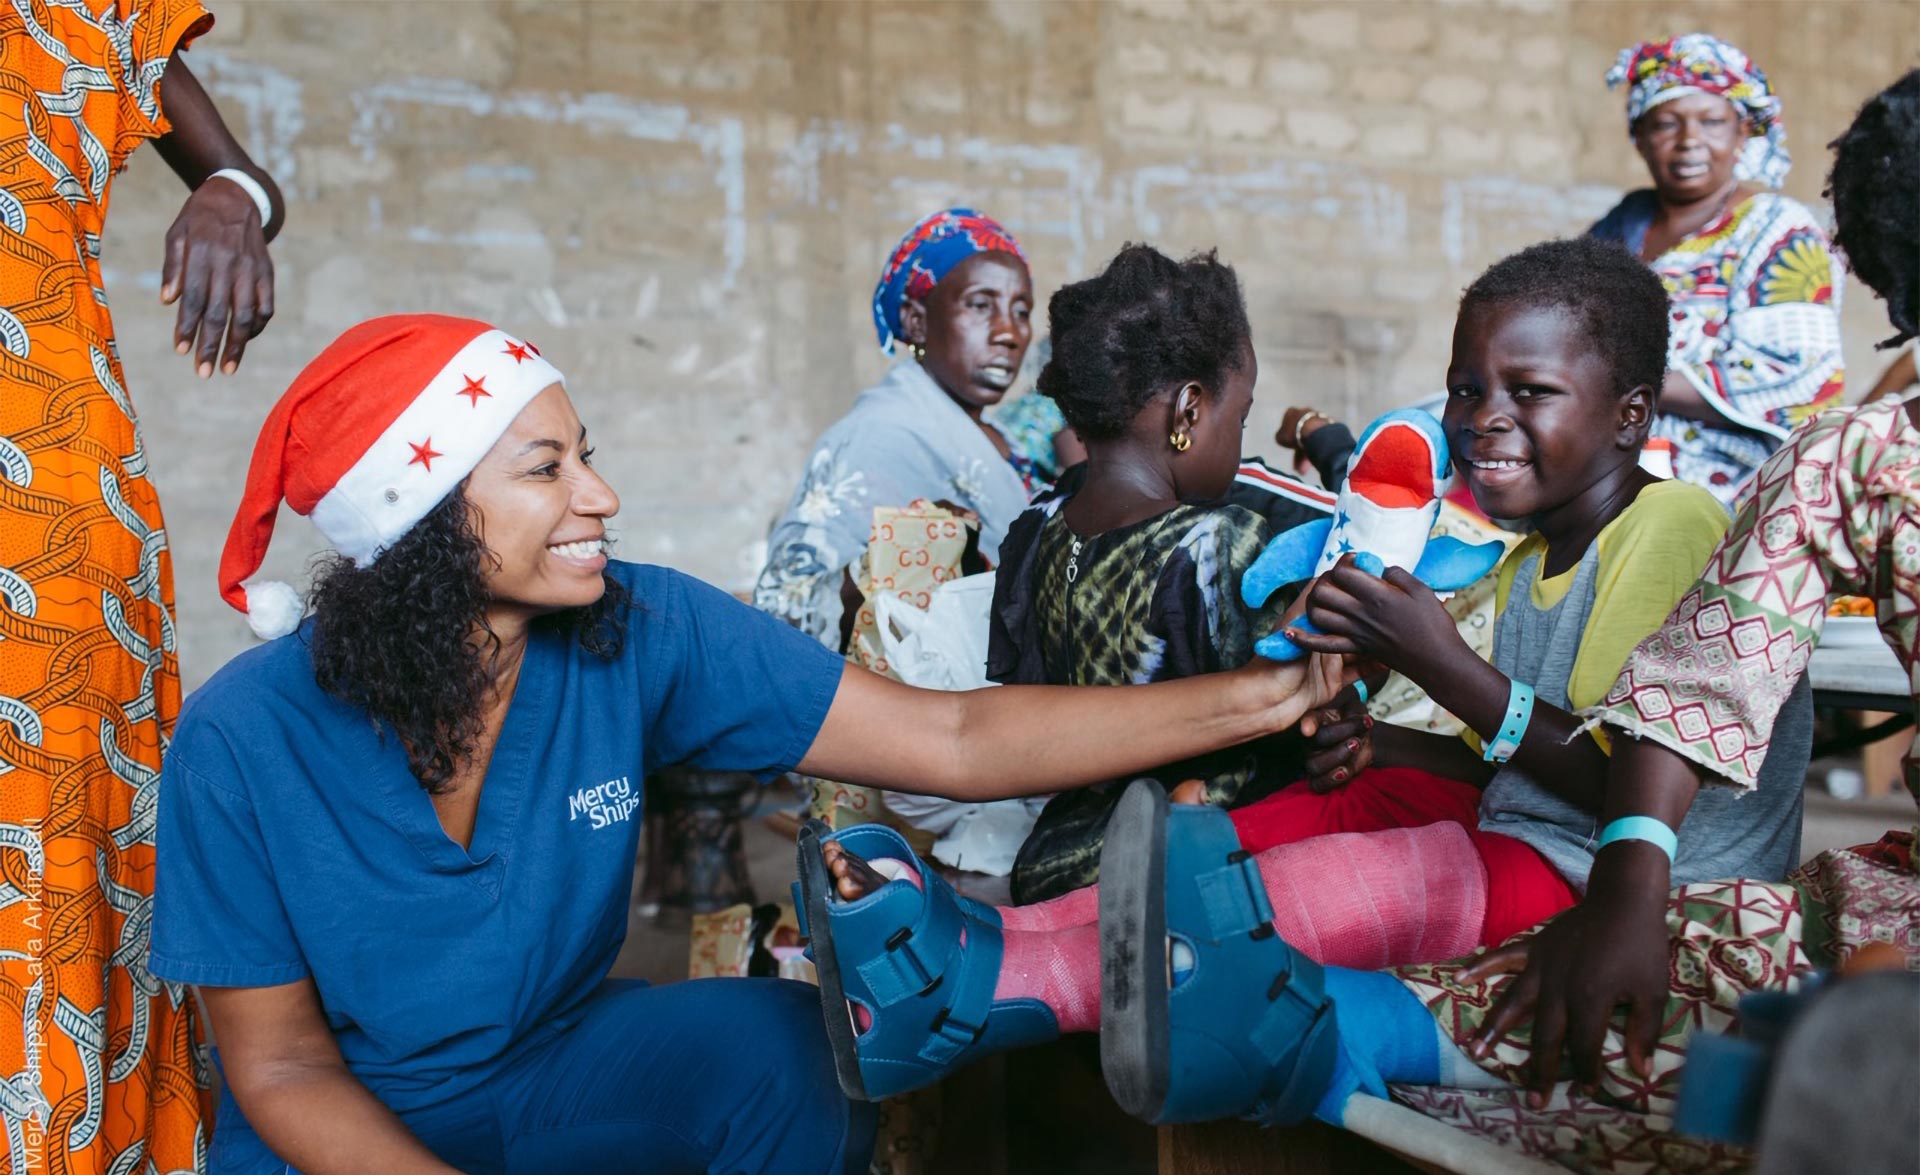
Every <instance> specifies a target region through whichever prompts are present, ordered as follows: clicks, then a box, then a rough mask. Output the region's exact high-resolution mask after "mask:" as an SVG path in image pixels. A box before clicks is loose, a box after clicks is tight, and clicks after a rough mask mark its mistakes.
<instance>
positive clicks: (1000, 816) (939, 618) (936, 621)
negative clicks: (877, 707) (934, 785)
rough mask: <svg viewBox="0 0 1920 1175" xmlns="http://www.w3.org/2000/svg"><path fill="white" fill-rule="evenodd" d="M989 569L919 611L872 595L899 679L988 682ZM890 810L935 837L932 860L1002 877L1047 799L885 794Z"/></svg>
mask: <svg viewBox="0 0 1920 1175" xmlns="http://www.w3.org/2000/svg"><path fill="white" fill-rule="evenodd" d="M992 610H993V574H992V573H991V572H988V573H985V574H982V575H969V576H967V577H965V578H964V579H956V580H950V581H948V582H946V583H943V584H941V585H940V586H939V587H938V588H935V589H934V591H933V595H932V597H931V598H930V599H929V600H928V602H927V607H926V609H925V610H922V609H920V608H916V607H914V606H913V605H912V604H909V603H908V602H906V601H905V600H902V599H899V598H898V597H895V596H888V595H881V596H879V597H877V598H876V599H875V600H874V618H875V620H876V621H877V622H878V627H879V630H880V648H881V653H882V655H883V656H885V657H886V659H887V664H888V665H889V666H891V667H892V669H893V671H894V673H895V674H897V675H898V676H899V678H900V680H901V681H904V682H906V683H907V684H908V685H913V686H919V687H921V688H922V689H937V690H969V689H980V688H981V687H983V686H989V685H992V684H993V682H991V681H988V680H987V626H988V617H989V615H990V614H991V612H992ZM885 797H886V804H887V808H888V809H889V810H891V811H892V812H893V813H894V814H895V815H897V816H899V817H900V818H901V819H903V820H905V821H906V822H907V823H909V824H911V825H913V826H914V827H915V828H919V829H924V830H925V831H927V832H931V833H933V834H935V835H936V836H937V837H939V839H938V840H936V841H935V842H934V845H933V858H934V860H936V861H939V862H940V863H941V864H944V865H950V866H952V867H953V868H955V869H967V870H971V871H973V872H975V873H988V874H992V875H994V876H1005V875H1006V874H1007V873H1008V872H1010V871H1011V870H1012V869H1013V858H1014V855H1015V854H1016V853H1018V852H1019V851H1020V845H1021V844H1022V842H1024V841H1025V840H1026V839H1027V834H1028V833H1029V832H1031V831H1032V830H1033V822H1034V820H1035V819H1036V818H1038V817H1039V815H1040V809H1041V808H1043V807H1045V806H1046V801H1047V799H1048V798H1049V797H1046V796H1029V797H1027V798H1025V799H1018V800H996V801H993V802H991V803H984V804H976V803H966V802H963V801H960V800H947V799H941V798H939V797H937V796H917V795H911V794H908V793H905V792H893V791H890V792H886V793H885Z"/></svg>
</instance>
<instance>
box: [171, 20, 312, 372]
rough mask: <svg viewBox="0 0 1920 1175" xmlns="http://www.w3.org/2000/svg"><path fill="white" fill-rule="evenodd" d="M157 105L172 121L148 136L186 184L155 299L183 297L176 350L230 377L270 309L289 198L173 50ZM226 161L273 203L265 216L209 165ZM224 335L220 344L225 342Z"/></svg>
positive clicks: (223, 165)
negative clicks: (271, 250)
mask: <svg viewBox="0 0 1920 1175" xmlns="http://www.w3.org/2000/svg"><path fill="white" fill-rule="evenodd" d="M160 104H161V107H162V109H163V111H164V112H165V114H166V116H167V121H168V122H169V123H170V124H171V125H172V129H171V130H169V131H168V132H167V133H166V134H164V135H162V136H160V138H158V139H156V140H155V141H154V147H155V149H156V150H158V151H159V152H160V157H161V158H163V159H165V160H166V161H167V166H169V167H171V168H173V171H174V174H175V175H178V176H179V177H180V179H181V180H182V182H184V183H185V184H186V185H187V187H189V188H191V189H193V192H192V194H191V195H189V196H188V197H187V200H186V203H184V204H183V205H181V207H180V214H179V216H177V217H175V218H174V222H173V227H172V228H169V229H168V230H167V239H166V259H165V262H164V264H163V265H162V268H161V276H160V301H161V302H162V303H165V304H168V305H171V304H173V303H174V302H178V303H179V304H180V312H179V316H178V317H177V319H176V320H175V322H174V328H173V342H174V349H175V350H176V351H178V352H180V353H181V354H182V355H185V354H188V353H189V352H194V353H195V354H194V367H195V369H196V370H197V371H198V372H199V373H200V375H201V377H202V378H205V377H208V376H211V375H212V374H213V372H214V368H215V367H216V366H218V367H219V369H220V370H222V371H224V372H226V373H227V374H229V375H231V374H232V373H233V372H234V371H236V370H237V369H238V368H239V366H240V360H241V357H242V356H243V355H244V354H245V352H246V348H247V343H248V342H250V341H251V340H252V339H253V338H254V337H255V336H256V335H258V334H259V333H260V332H261V331H263V330H265V329H266V326H267V322H268V320H269V319H271V318H272V317H273V262H272V260H271V259H269V257H268V256H267V242H268V241H270V240H272V239H273V237H274V235H275V234H277V233H278V232H279V231H280V228H281V226H282V225H283V224H284V223H285V222H286V201H285V200H284V199H283V198H282V196H281V194H280V188H279V186H278V185H276V184H275V183H274V182H273V177H272V176H270V175H268V174H267V173H266V171H265V170H264V169H262V168H261V167H259V166H258V165H257V164H255V163H254V162H253V160H252V159H251V158H249V157H248V155H247V153H246V151H245V150H244V149H243V148H242V147H241V146H240V144H239V143H238V142H237V141H235V139H234V137H233V134H232V132H231V131H229V130H228V129H227V124H226V123H225V122H224V121H222V119H221V118H220V111H219V110H217V109H216V108H215V107H214V105H213V100H212V99H211V98H208V97H207V92H206V91H205V90H203V89H202V88H201V87H200V81H199V79H198V78H195V77H194V76H193V74H192V72H191V71H189V70H188V69H187V66H186V63H185V62H183V61H182V60H181V59H180V56H179V55H178V54H175V55H174V57H173V58H172V59H171V60H169V61H168V62H167V72H166V73H165V74H164V75H163V76H162V77H161V79H160ZM229 168H233V169H236V170H239V171H242V172H245V173H246V174H247V175H249V176H252V177H253V179H254V180H255V181H256V182H257V183H259V184H260V186H261V187H263V188H265V189H266V192H267V196H268V199H269V200H270V201H271V203H272V205H273V214H272V216H271V217H270V218H269V219H268V221H267V223H265V224H262V223H261V222H260V210H259V209H258V208H257V207H256V206H255V204H254V202H253V197H251V196H249V195H248V194H247V192H246V190H245V189H244V188H242V187H241V186H240V185H238V184H236V183H233V182H231V181H229V180H226V179H218V180H210V178H209V177H211V176H212V175H213V174H214V173H215V172H218V171H225V170H227V169H229ZM223 343H224V346H223Z"/></svg>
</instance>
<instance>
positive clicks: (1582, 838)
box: [1480, 543, 1813, 892]
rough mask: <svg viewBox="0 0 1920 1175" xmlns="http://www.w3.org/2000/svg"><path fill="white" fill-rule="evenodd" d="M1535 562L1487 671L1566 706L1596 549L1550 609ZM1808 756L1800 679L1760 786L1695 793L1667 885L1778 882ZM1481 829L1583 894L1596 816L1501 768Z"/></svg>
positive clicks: (1520, 577)
mask: <svg viewBox="0 0 1920 1175" xmlns="http://www.w3.org/2000/svg"><path fill="white" fill-rule="evenodd" d="M1540 558H1541V556H1540V555H1538V554H1532V555H1528V556H1527V557H1526V560H1525V561H1524V562H1522V563H1521V565H1520V567H1519V568H1518V570H1517V571H1516V572H1515V574H1514V577H1513V586H1512V587H1511V588H1510V589H1509V590H1508V593H1507V605H1506V608H1505V609H1504V610H1503V611H1502V612H1501V613H1500V618H1499V620H1498V621H1496V622H1495V624H1494V630H1493V666H1494V668H1496V669H1498V670H1499V671H1500V672H1502V673H1504V674H1506V675H1507V676H1508V677H1511V678H1513V679H1514V680H1516V681H1524V682H1526V683H1527V684H1529V685H1531V686H1533V689H1534V695H1535V697H1536V698H1537V699H1538V700H1539V701H1541V702H1547V703H1550V704H1552V705H1555V706H1558V707H1560V708H1561V709H1563V710H1564V709H1567V708H1568V707H1567V682H1568V679H1569V678H1570V677H1572V675H1573V663H1574V658H1575V657H1576V656H1577V655H1578V654H1579V652H1580V638H1581V635H1582V634H1583V633H1584V632H1585V631H1586V627H1587V617H1588V615H1589V613H1591V612H1592V610H1593V597H1594V577H1595V573H1596V571H1597V570H1598V568H1599V566H1600V544H1598V543H1594V544H1593V545H1592V546H1590V547H1588V548H1587V553H1586V555H1585V556H1584V557H1582V558H1581V560H1580V566H1579V569H1578V570H1577V571H1576V572H1575V574H1574V579H1573V586H1572V587H1570V588H1568V589H1567V594H1566V596H1565V597H1564V598H1562V599H1561V601H1560V602H1559V603H1558V604H1555V605H1554V606H1553V607H1551V608H1539V607H1536V606H1535V605H1534V603H1533V581H1534V577H1535V575H1536V574H1538V571H1539V565H1540ZM1579 737H1581V738H1585V737H1588V736H1586V735H1581V736H1579ZM1812 750H1813V689H1812V687H1811V686H1810V685H1809V684H1808V682H1807V679H1806V678H1804V677H1803V678H1801V679H1800V684H1799V685H1798V686H1796V687H1795V689H1794V691H1793V693H1792V694H1790V695H1788V697H1787V701H1786V704H1785V705H1783V706H1781V707H1780V716H1779V718H1778V719H1777V720H1776V721H1775V723H1774V728H1773V743H1772V746H1771V747H1770V748H1769V749H1768V751H1767V759H1766V762H1765V763H1764V764H1763V765H1762V766H1761V768H1760V782H1759V786H1758V787H1756V788H1754V789H1753V790H1752V791H1750V792H1738V791H1735V790H1733V789H1731V788H1718V787H1713V788H1701V789H1700V792H1699V794H1698V795H1697V796H1695V797H1694V801H1693V807H1692V809H1691V810H1689V811H1688V812H1687V818H1686V819H1685V820H1684V821H1682V822H1681V824H1680V829H1679V837H1680V852H1679V855H1678V857H1677V858H1676V859H1675V860H1674V863H1673V884H1675V885H1688V884H1691V883H1693V882H1696V881H1718V880H1723V879H1726V878H1732V877H1751V878H1758V879H1760V880H1763V881H1778V880H1779V879H1781V878H1782V877H1785V876H1786V874H1787V871H1788V870H1789V869H1792V868H1793V867H1794V866H1795V865H1797V864H1799V861H1800V823H1801V808H1802V805H1803V803H1804V799H1805V790H1804V788H1805V782H1806V773H1807V760H1808V757H1809V756H1810V755H1811V754H1812ZM1480 827H1481V829H1482V830H1483V831H1486V832H1498V833H1501V834H1503V835H1506V836H1510V837H1513V838H1514V839H1515V840H1520V841H1524V842H1526V843H1527V844H1529V845H1532V846H1533V847H1534V848H1535V849H1537V850H1539V852H1540V855H1541V856H1543V857H1545V858H1546V859H1547V861H1548V862H1549V863H1551V864H1552V865H1553V867H1554V868H1555V869H1558V870H1559V871H1560V874H1561V876H1563V877H1565V878H1566V879H1567V881H1568V883H1569V884H1571V885H1572V886H1573V887H1574V888H1575V889H1577V890H1580V891H1582V892H1585V890H1586V888H1587V874H1588V873H1590V872H1592V870H1593V854H1594V850H1595V847H1596V845H1597V842H1598V841H1599V839H1600V827H1599V813H1597V812H1590V811H1587V810H1586V809H1584V808H1580V807H1578V806H1576V805H1574V804H1573V803H1571V802H1569V801H1567V800H1564V799H1562V798H1560V797H1559V796H1557V795H1555V794H1554V793H1553V792H1550V791H1548V790H1547V789H1546V788H1544V787H1542V786H1541V785H1540V784H1538V783H1536V782H1534V780H1533V778H1532V777H1531V776H1529V775H1528V774H1527V773H1526V772H1524V771H1522V770H1520V769H1519V768H1518V767H1515V766H1513V765H1511V764H1509V765H1507V766H1504V767H1502V768H1500V770H1499V771H1498V772H1496V773H1495V774H1494V777H1493V780H1492V781H1491V782H1490V783H1488V784H1487V790H1486V792H1485V794H1484V795H1483V796H1482V797H1481V800H1480Z"/></svg>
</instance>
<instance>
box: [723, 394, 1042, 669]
mask: <svg viewBox="0 0 1920 1175" xmlns="http://www.w3.org/2000/svg"><path fill="white" fill-rule="evenodd" d="M919 498H925V499H927V500H928V501H931V502H939V501H947V502H952V503H954V504H955V505H958V506H964V507H966V508H967V509H969V510H972V511H973V512H974V513H976V514H978V515H979V516H980V553H981V554H982V555H984V556H986V558H987V559H989V560H992V561H997V559H998V555H999V550H1000V540H1001V539H1003V538H1005V537H1006V533H1007V527H1009V526H1011V525H1012V524H1013V520H1014V519H1016V518H1018V517H1019V516H1020V512H1021V511H1022V510H1025V509H1026V508H1027V487H1026V484H1025V482H1023V481H1022V480H1021V477H1020V474H1019V473H1018V472H1017V471H1016V470H1015V469H1014V467H1013V466H1012V465H1011V464H1010V463H1009V462H1008V461H1007V459H1006V458H1005V457H1002V456H1001V455H1000V451H999V450H998V449H996V448H995V447H994V445H993V442H992V441H991V440H990V439H988V437H987V434H986V433H985V432H983V431H981V428H980V426H979V425H977V424H975V423H974V422H973V420H972V419H971V418H970V417H968V415H967V414H966V413H965V412H964V411H962V410H961V408H960V406H959V405H958V404H956V403H954V401H953V398H952V397H951V396H949V395H947V394H946V392H944V391H942V390H941V388H940V385H939V384H937V383H935V382H934V381H933V377H932V376H930V375H928V374H927V373H926V372H925V371H924V370H922V368H921V367H920V365H919V364H918V363H914V362H911V361H908V362H904V363H900V364H897V365H896V366H895V367H894V368H893V370H891V371H889V372H888V373H887V377H886V378H885V379H883V380H881V381H880V382H879V383H878V384H876V385H874V386H873V387H871V388H868V389H867V390H866V391H864V392H862V393H860V398H859V399H858V400H856V401H855V402H854V405H853V410H852V411H850V412H848V413H847V414H846V415H845V416H843V417H841V418H840V420H839V421H838V422H837V423H835V424H834V425H833V427H831V428H829V429H828V430H827V431H826V434H825V435H823V436H822V437H821V438H820V440H819V442H818V443H817V444H816V445H814V448H813V454H812V455H811V456H810V457H808V458H807V469H806V473H805V474H804V475H803V476H802V477H801V479H800V486H799V488H798V489H796V490H795V491H794V493H793V500H792V501H791V502H790V503H789V504H788V505H787V510H786V513H785V514H783V515H781V517H780V521H779V522H777V523H775V524H774V528H773V533H772V535H771V536H770V537H769V538H768V541H767V562H766V566H765V567H763V568H762V569H761V571H760V578H759V580H758V582H757V583H755V585H754V589H753V604H754V606H755V607H756V608H759V609H761V610H763V611H766V612H770V613H772V614H773V615H775V616H778V617H779V618H780V619H782V620H785V621H786V622H787V623H789V624H791V625H793V626H794V627H796V628H798V629H800V630H801V631H802V632H805V633H807V634H809V635H811V636H813V637H814V638H815V639H817V640H819V641H820V643H821V644H824V645H827V646H829V647H837V646H838V645H839V642H840V621H841V617H842V613H843V606H842V603H841V599H840V583H841V578H842V575H843V573H844V572H845V571H846V569H847V568H848V567H850V566H852V565H853V563H854V561H855V560H857V559H858V558H860V555H861V553H862V552H863V551H865V550H866V548H867V538H868V536H869V534H870V533H871V531H872V527H873V512H874V509H875V508H876V507H881V506H905V505H907V504H908V503H910V502H912V501H914V500H916V499H919Z"/></svg>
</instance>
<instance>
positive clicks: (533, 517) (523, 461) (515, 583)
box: [466, 384, 620, 618]
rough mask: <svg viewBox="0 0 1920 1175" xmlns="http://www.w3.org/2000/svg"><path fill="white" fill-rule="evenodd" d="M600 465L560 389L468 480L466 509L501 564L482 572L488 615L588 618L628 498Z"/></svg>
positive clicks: (523, 414) (532, 405) (535, 405)
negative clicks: (613, 527) (612, 525)
mask: <svg viewBox="0 0 1920 1175" xmlns="http://www.w3.org/2000/svg"><path fill="white" fill-rule="evenodd" d="M592 459H593V450H592V449H591V448H589V447H587V430H586V427H585V426H584V425H582V424H581V423H580V417H579V415H578V414H577V413H576V412H574V410H573V401H572V400H569V399H568V398H567V392H566V389H565V388H563V387H561V386H560V385H559V384H554V385H553V386H551V387H549V388H547V389H546V390H545V391H543V392H541V393H540V394H539V395H538V396H536V397H534V398H533V400H532V401H531V402H529V403H528V404H527V406H526V407H525V408H523V409H521V411H520V415H519V416H517V417H515V418H514V421H513V424H512V425H511V426H510V427H509V428H508V429H507V431H506V433H505V435H503V436H502V437H501V438H500V439H499V441H497V442H495V444H494V446H493V448H492V450H491V451H489V452H488V453H487V455H486V457H485V458H484V459H482V460H481V462H480V464H479V465H478V466H476V467H475V468H474V471H473V473H472V474H471V475H470V476H469V477H468V478H467V486H466V495H467V505H468V507H469V508H470V509H471V510H472V512H473V515H474V519H475V526H476V528H477V529H478V530H479V533H480V538H481V541H483V542H484V543H486V546H487V550H488V552H489V553H490V554H491V555H492V556H493V564H492V565H491V566H489V567H486V568H484V569H483V574H484V575H485V579H486V586H487V594H488V596H490V597H491V601H492V602H491V604H490V607H489V611H490V612H492V613H496V614H498V613H502V612H504V613H507V614H510V615H519V616H522V617H529V618H530V617H533V616H539V615H543V614H545V613H549V612H557V611H561V610H562V609H566V608H583V607H585V606H587V605H588V604H591V603H593V602H594V601H595V600H598V599H599V598H600V595H601V593H602V592H603V591H605V590H606V582H605V580H604V579H602V578H601V574H600V573H601V572H602V571H604V570H605V569H606V566H607V556H606V552H605V545H606V544H605V540H606V534H607V519H609V518H611V517H613V516H614V515H615V514H616V513H618V512H619V510H620V498H619V496H618V495H616V494H615V493H614V492H613V489H612V487H611V486H609V485H607V483H606V482H605V481H604V480H602V479H601V477H600V475H599V474H598V473H595V472H594V471H593V464H592Z"/></svg>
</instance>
